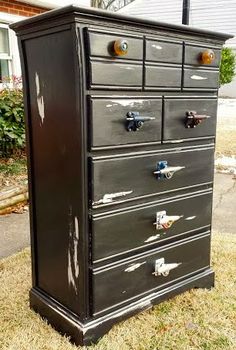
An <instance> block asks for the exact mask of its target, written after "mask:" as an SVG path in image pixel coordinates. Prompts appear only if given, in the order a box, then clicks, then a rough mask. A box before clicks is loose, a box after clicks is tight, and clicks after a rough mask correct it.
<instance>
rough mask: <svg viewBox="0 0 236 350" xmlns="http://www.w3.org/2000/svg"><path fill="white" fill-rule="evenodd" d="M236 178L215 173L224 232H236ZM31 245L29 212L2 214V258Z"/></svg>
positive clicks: (216, 222)
mask: <svg viewBox="0 0 236 350" xmlns="http://www.w3.org/2000/svg"><path fill="white" fill-rule="evenodd" d="M235 208H236V179H234V178H233V176H232V175H228V174H219V173H217V174H215V187H214V201H213V229H214V230H215V231H217V232H220V233H222V234H224V233H236V221H235V220H234V218H235V215H236V212H235ZM28 245H29V214H28V213H24V214H10V215H5V216H0V259H1V258H3V257H6V256H8V255H11V254H14V253H16V252H18V251H20V250H21V249H23V248H25V247H27V246H28Z"/></svg>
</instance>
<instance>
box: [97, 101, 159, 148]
mask: <svg viewBox="0 0 236 350" xmlns="http://www.w3.org/2000/svg"><path fill="white" fill-rule="evenodd" d="M142 117H143V119H142ZM91 119H92V120H91V128H92V132H91V146H92V147H93V146H94V147H98V146H100V147H101V146H111V145H124V144H132V143H142V142H151V141H152V142H156V141H161V123H162V121H161V120H162V99H132V98H130V99H127V98H124V99H122V98H110V99H91ZM142 120H143V121H142ZM140 123H143V125H141V124H140Z"/></svg>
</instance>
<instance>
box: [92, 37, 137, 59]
mask: <svg viewBox="0 0 236 350" xmlns="http://www.w3.org/2000/svg"><path fill="white" fill-rule="evenodd" d="M88 39H89V40H88V42H89V55H90V56H100V57H110V58H111V57H115V58H125V59H133V60H142V59H143V39H142V38H140V39H139V38H134V37H130V36H127V35H126V34H125V35H122V33H121V34H119V35H109V34H106V33H97V32H90V31H89V32H88Z"/></svg>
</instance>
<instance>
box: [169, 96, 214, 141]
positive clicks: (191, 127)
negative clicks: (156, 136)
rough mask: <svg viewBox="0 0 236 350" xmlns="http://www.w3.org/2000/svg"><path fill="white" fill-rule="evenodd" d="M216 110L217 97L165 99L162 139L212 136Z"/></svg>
mask: <svg viewBox="0 0 236 350" xmlns="http://www.w3.org/2000/svg"><path fill="white" fill-rule="evenodd" d="M195 112H196V113H195ZM216 112H217V99H189V98H188V99H165V102H164V127H163V128H164V140H165V141H168V140H179V139H189V138H197V137H202V136H214V135H215V131H216ZM201 118H202V119H201Z"/></svg>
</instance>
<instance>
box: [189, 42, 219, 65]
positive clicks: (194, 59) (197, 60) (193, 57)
mask: <svg viewBox="0 0 236 350" xmlns="http://www.w3.org/2000/svg"><path fill="white" fill-rule="evenodd" d="M207 50H211V51H213V53H214V55H215V58H214V59H213V61H212V62H211V63H208V64H204V62H203V61H202V54H203V53H204V52H206V51H207ZM220 58H221V50H220V49H215V48H209V47H203V46H195V45H189V44H186V45H185V55H184V63H185V64H189V65H198V66H199V65H202V66H206V67H207V66H210V67H218V66H219V64H220Z"/></svg>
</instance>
